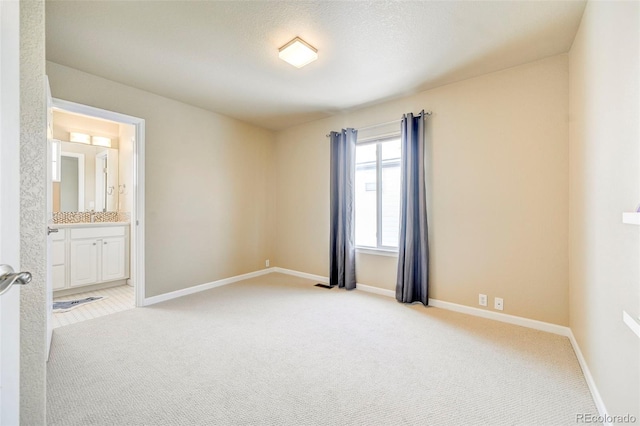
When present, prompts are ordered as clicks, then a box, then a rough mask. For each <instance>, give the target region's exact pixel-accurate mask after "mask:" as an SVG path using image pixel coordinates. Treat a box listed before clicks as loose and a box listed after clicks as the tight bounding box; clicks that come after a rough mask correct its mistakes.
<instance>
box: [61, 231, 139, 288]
mask: <svg viewBox="0 0 640 426" xmlns="http://www.w3.org/2000/svg"><path fill="white" fill-rule="evenodd" d="M52 228H55V229H58V232H57V233H53V234H51V237H52V259H53V290H54V291H63V290H64V291H65V293H69V291H67V290H72V289H75V288H78V287H83V286H89V285H94V284H103V283H113V284H117V281H122V283H124V282H126V279H128V278H129V223H127V222H96V223H64V224H63V223H61V224H55V225H52ZM78 291H81V289H78Z"/></svg>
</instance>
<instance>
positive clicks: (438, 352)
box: [47, 274, 597, 425]
mask: <svg viewBox="0 0 640 426" xmlns="http://www.w3.org/2000/svg"><path fill="white" fill-rule="evenodd" d="M313 284H314V283H313V282H312V281H308V280H303V279H300V278H295V277H290V276H286V275H281V274H270V275H266V276H262V277H258V278H254V279H251V280H247V281H243V282H239V283H236V284H232V285H229V286H225V287H219V288H216V289H212V290H209V291H207V292H202V293H198V294H194V295H191V296H186V297H182V298H180V299H174V300H172V301H168V302H165V303H161V304H158V305H154V306H151V307H148V308H141V309H133V310H129V311H124V312H119V313H116V314H113V315H109V316H104V317H100V318H96V319H93V320H89V321H85V322H82V323H78V324H72V325H69V326H67V327H63V328H60V329H56V330H55V335H54V339H53V347H52V351H51V359H50V361H49V363H48V372H47V387H48V389H47V400H48V401H47V420H48V424H50V425H142V424H145V425H563V424H566V425H571V424H575V423H576V414H577V413H594V414H595V413H597V411H596V408H595V405H594V403H593V400H592V398H591V395H590V393H589V390H588V388H587V385H586V383H585V380H584V377H583V375H582V372H581V370H580V367H579V365H578V362H577V360H576V356H575V354H574V352H573V350H572V348H571V345H570V343H569V341H568V340H567V339H566V338H564V337H560V336H556V335H553V334H548V333H543V332H539V331H535V330H530V329H526V328H522V327H518V326H513V325H508V324H503V323H499V322H495V321H491V320H485V319H481V318H476V317H471V316H467V315H463V314H459V313H455V312H449V311H446V310H442V309H437V308H424V307H423V306H422V305H411V306H406V305H402V304H400V303H397V302H396V301H394V300H393V299H390V298H386V297H383V296H377V295H372V294H367V293H364V292H361V291H352V292H347V291H343V290H339V289H335V288H334V289H332V290H326V289H322V288H318V287H314V286H313Z"/></svg>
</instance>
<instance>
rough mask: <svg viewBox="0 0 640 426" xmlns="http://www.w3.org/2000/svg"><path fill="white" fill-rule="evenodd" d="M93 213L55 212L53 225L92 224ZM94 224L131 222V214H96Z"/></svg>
mask: <svg viewBox="0 0 640 426" xmlns="http://www.w3.org/2000/svg"><path fill="white" fill-rule="evenodd" d="M91 214H92V213H91V212H53V223H91ZM93 215H94V220H93V222H96V223H100V222H129V220H130V219H131V213H129V212H95V213H93Z"/></svg>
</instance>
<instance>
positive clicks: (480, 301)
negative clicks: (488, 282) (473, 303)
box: [478, 294, 487, 306]
mask: <svg viewBox="0 0 640 426" xmlns="http://www.w3.org/2000/svg"><path fill="white" fill-rule="evenodd" d="M478 305H480V306H487V295H486V294H479V295H478Z"/></svg>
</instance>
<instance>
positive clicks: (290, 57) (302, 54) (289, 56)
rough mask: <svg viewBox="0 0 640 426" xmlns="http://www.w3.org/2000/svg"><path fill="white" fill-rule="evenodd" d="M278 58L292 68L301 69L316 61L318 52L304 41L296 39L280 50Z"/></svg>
mask: <svg viewBox="0 0 640 426" xmlns="http://www.w3.org/2000/svg"><path fill="white" fill-rule="evenodd" d="M278 56H279V57H280V59H282V60H283V61H285V62H288V63H290V64H291V65H293V66H294V67H296V68H302V67H304V66H305V65H307V64H310V63H311V62H313V61H315V60H316V59H318V51H317V50H316V48H315V47H313V46H311V45H310V44H309V43H307V42H306V41H304V40H302V39H301V38H299V37H296V38H294V39H293V40H291V41H290V42H289V43H287V44H285V45H284V46H282V47H281V48H280V53H279V54H278Z"/></svg>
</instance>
